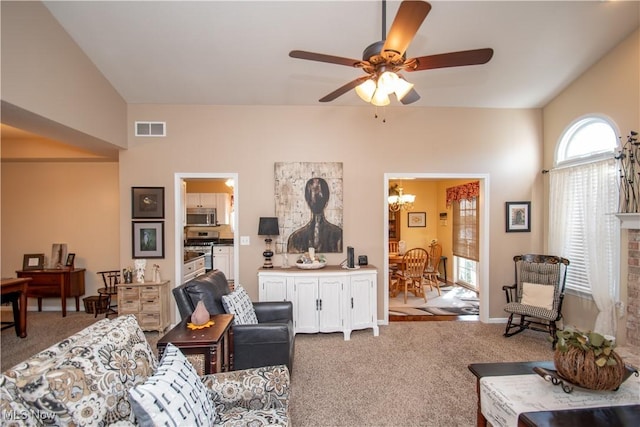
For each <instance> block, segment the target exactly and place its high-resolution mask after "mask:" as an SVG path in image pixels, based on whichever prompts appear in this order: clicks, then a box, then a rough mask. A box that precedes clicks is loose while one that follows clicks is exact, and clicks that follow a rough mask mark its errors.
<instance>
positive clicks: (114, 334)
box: [16, 315, 157, 425]
mask: <svg viewBox="0 0 640 427" xmlns="http://www.w3.org/2000/svg"><path fill="white" fill-rule="evenodd" d="M156 364H157V362H156V359H155V353H154V351H153V350H152V349H151V347H150V346H149V344H148V342H147V340H146V338H145V336H144V333H143V332H142V330H141V329H140V326H139V325H138V322H137V320H136V317H135V316H134V315H129V316H121V317H117V318H115V319H113V320H111V321H109V322H100V325H99V326H98V327H94V328H92V329H91V335H85V336H84V338H83V339H82V340H79V341H76V342H75V343H74V344H73V345H72V346H71V347H70V348H69V350H68V351H67V352H66V353H65V354H64V355H63V356H62V357H60V358H59V359H57V360H56V364H55V365H54V366H52V367H50V368H49V369H48V370H47V371H46V372H44V373H41V374H39V375H33V376H24V377H21V378H19V379H17V380H16V386H17V388H18V392H19V394H20V396H21V397H22V399H23V400H24V401H25V402H26V403H27V404H28V405H29V406H30V407H31V409H32V410H33V411H38V412H39V413H46V414H50V415H51V417H52V420H51V421H52V423H53V424H55V425H68V424H75V425H99V424H100V425H102V424H112V423H115V422H118V421H132V420H133V413H132V412H131V407H130V405H129V400H128V395H127V390H128V389H129V388H131V387H133V386H135V385H137V384H141V383H143V382H144V381H146V380H147V378H148V377H149V375H151V374H152V373H153V371H154V370H155V367H156Z"/></svg>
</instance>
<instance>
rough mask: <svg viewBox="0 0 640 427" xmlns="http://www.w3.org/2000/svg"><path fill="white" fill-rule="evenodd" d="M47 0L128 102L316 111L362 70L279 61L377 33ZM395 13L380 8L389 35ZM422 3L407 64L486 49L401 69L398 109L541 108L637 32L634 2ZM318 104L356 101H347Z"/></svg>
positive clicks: (346, 12)
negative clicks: (484, 59)
mask: <svg viewBox="0 0 640 427" xmlns="http://www.w3.org/2000/svg"><path fill="white" fill-rule="evenodd" d="M44 3H45V5H46V7H47V8H48V9H49V10H50V11H51V13H52V15H53V16H54V17H55V19H57V20H58V22H59V23H60V24H61V25H62V27H63V28H65V30H66V31H67V32H68V33H69V34H70V36H71V37H72V38H73V39H74V40H75V42H76V43H77V44H78V45H79V46H80V48H81V49H82V50H83V51H84V52H85V53H86V55H87V56H88V57H89V58H90V59H91V60H92V61H93V63H94V64H95V65H96V66H97V68H98V69H99V70H100V71H101V72H102V73H103V74H104V75H105V77H106V78H107V79H108V80H109V81H110V82H111V84H112V85H113V87H114V88H115V89H116V90H117V91H118V92H119V94H120V95H121V96H122V97H123V99H124V100H125V101H126V102H127V103H162V104H208V105H327V104H320V103H319V102H318V100H319V99H320V98H321V97H323V96H325V95H326V94H328V93H330V92H332V91H333V90H335V89H337V88H338V87H340V86H342V85H343V84H345V83H347V82H349V81H351V80H353V79H355V78H357V77H359V76H361V75H363V72H362V71H361V70H359V69H356V68H352V67H347V66H342V65H334V64H326V63H321V62H314V61H305V60H300V59H294V58H290V57H289V56H288V54H289V52H290V51H291V50H294V49H299V50H307V51H312V52H319V53H324V54H330V55H336V56H341V57H347V58H354V59H361V56H362V51H363V50H364V48H365V47H367V46H368V45H370V44H371V43H373V42H376V41H378V40H380V39H381V36H382V21H383V7H382V2H381V1H368V0H356V1H344V0H336V1H50V2H44ZM399 4H400V2H398V1H388V2H386V27H387V31H388V28H389V27H390V26H391V23H392V22H393V18H394V17H395V15H396V12H397V10H398V6H399ZM431 5H432V9H431V11H430V13H429V14H428V16H427V17H426V19H425V21H424V23H423V24H422V26H421V27H420V28H419V30H418V32H417V34H416V36H415V38H414V39H413V41H412V42H411V44H410V46H409V48H408V50H407V57H415V56H424V55H432V54H438V53H444V52H451V51H460V50H468V49H478V48H485V47H491V48H493V50H494V52H495V53H494V56H493V58H492V59H491V61H490V62H489V63H487V64H484V65H474V66H467V67H456V68H445V69H438V70H427V71H417V72H412V73H405V77H406V78H407V80H409V81H411V82H412V83H414V84H415V89H416V90H417V91H418V93H419V94H420V95H421V99H420V100H419V101H417V102H415V103H414V104H411V105H409V106H402V107H401V108H413V107H415V106H418V107H420V106H423V107H424V106H452V107H479V108H540V107H542V106H544V105H545V104H546V103H548V102H549V101H550V100H551V99H553V97H554V96H556V95H557V94H558V93H559V92H560V91H562V90H563V89H564V88H565V87H566V86H567V85H568V84H569V83H570V82H571V81H573V80H574V79H575V78H576V77H578V76H579V75H580V74H581V73H583V72H584V71H585V70H587V69H588V68H589V67H590V66H592V65H593V64H594V63H595V62H597V61H598V60H599V59H600V58H601V57H602V56H603V55H604V54H606V53H607V52H608V51H609V50H611V49H612V48H613V47H615V46H616V45H617V44H618V43H619V42H621V41H622V40H623V39H624V38H625V37H627V36H628V35H629V34H630V33H631V32H632V31H634V29H636V28H638V26H639V24H640V2H638V1H433V2H431ZM328 105H336V106H346V105H349V106H352V105H353V106H365V107H366V105H367V104H365V103H364V102H363V101H362V100H361V99H360V98H358V96H357V95H356V94H355V93H354V91H350V92H348V93H346V94H345V95H343V96H341V97H339V98H338V99H336V100H335V101H333V102H331V103H330V104H328ZM394 105H400V104H399V103H397V102H396V101H395V100H394V101H392V106H394ZM11 132H13V131H11ZM12 135H14V133H10V130H9V129H7V128H6V127H3V128H2V137H3V139H6V138H11V137H12ZM21 137H24V135H21Z"/></svg>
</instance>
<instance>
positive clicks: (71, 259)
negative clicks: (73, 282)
mask: <svg viewBox="0 0 640 427" xmlns="http://www.w3.org/2000/svg"><path fill="white" fill-rule="evenodd" d="M75 260H76V254H69V255H67V262H65V263H64V266H65V267H69V268H73V263H74V262H75Z"/></svg>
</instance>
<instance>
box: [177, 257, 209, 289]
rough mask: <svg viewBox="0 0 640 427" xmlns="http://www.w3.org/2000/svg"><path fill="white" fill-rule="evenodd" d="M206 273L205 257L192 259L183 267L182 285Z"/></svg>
mask: <svg viewBox="0 0 640 427" xmlns="http://www.w3.org/2000/svg"><path fill="white" fill-rule="evenodd" d="M205 273H206V269H205V260H204V255H202V256H199V257H197V258H193V259H190V260H189V261H187V262H185V263H184V264H183V265H182V283H187V282H188V281H189V280H191V279H194V278H196V277H198V276H200V275H202V274H205Z"/></svg>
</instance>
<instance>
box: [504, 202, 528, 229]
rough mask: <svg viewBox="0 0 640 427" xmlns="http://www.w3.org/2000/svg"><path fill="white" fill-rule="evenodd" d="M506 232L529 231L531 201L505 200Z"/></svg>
mask: <svg viewBox="0 0 640 427" xmlns="http://www.w3.org/2000/svg"><path fill="white" fill-rule="evenodd" d="M506 210H507V211H506V220H507V233H511V232H517V231H531V202H506Z"/></svg>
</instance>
